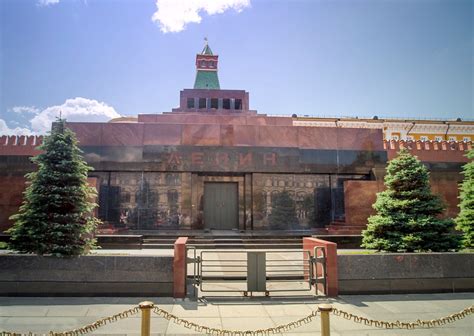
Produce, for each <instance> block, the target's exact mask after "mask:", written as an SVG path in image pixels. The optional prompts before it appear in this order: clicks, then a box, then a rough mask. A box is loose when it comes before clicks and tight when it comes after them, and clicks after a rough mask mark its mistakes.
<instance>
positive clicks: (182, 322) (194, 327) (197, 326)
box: [153, 307, 318, 336]
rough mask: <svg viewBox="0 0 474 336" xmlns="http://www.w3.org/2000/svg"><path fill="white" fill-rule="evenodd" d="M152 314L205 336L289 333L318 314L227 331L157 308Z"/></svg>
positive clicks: (313, 313) (260, 335)
mask: <svg viewBox="0 0 474 336" xmlns="http://www.w3.org/2000/svg"><path fill="white" fill-rule="evenodd" d="M153 312H154V313H155V314H156V315H159V316H161V317H163V318H164V319H166V320H168V321H171V322H173V323H175V324H178V325H182V326H183V327H185V328H188V329H191V330H194V331H197V332H200V333H203V334H206V335H219V336H221V335H222V336H248V335H257V336H263V335H270V334H278V333H281V332H284V331H290V330H292V329H296V328H298V327H301V326H302V325H304V324H307V323H310V322H311V320H313V319H314V318H315V317H316V316H317V314H318V312H317V311H312V312H311V313H310V314H309V315H307V316H306V317H303V318H300V319H299V320H296V321H293V322H290V323H287V324H281V325H278V326H276V327H270V328H266V329H257V330H229V329H219V328H210V327H206V326H203V325H200V324H197V323H194V322H192V321H189V320H185V319H182V318H180V317H178V316H176V315H173V314H171V313H169V312H167V311H166V310H163V309H161V308H158V307H155V308H153Z"/></svg>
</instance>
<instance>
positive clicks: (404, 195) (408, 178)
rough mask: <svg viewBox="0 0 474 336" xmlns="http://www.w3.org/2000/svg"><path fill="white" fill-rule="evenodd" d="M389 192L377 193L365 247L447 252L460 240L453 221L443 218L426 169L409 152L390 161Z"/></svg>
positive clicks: (386, 177) (386, 179)
mask: <svg viewBox="0 0 474 336" xmlns="http://www.w3.org/2000/svg"><path fill="white" fill-rule="evenodd" d="M385 187H386V190H385V191H382V192H380V193H378V194H377V200H376V202H375V203H374V205H373V207H374V209H375V210H376V212H377V213H376V215H374V216H371V217H369V219H368V223H369V224H368V226H367V229H366V230H364V231H363V232H362V234H363V240H362V246H363V247H365V248H371V249H377V250H379V251H380V250H384V251H392V252H395V251H407V252H413V251H448V250H452V249H456V248H457V247H458V245H459V239H458V237H457V236H456V235H454V234H453V233H452V230H453V229H454V222H453V221H452V220H451V219H442V218H440V215H441V214H442V212H443V210H444V205H443V203H442V201H441V200H440V198H439V197H438V196H436V195H434V194H433V193H432V192H431V188H430V183H429V173H428V170H427V169H426V167H425V166H424V165H423V164H422V163H421V162H420V161H419V160H418V159H417V158H416V157H414V156H413V155H411V154H410V152H409V151H408V150H407V149H402V150H401V151H400V152H399V153H398V156H397V157H396V158H394V159H393V160H391V161H390V162H389V164H388V167H387V174H386V175H385Z"/></svg>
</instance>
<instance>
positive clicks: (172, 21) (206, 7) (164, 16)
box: [152, 0, 250, 33]
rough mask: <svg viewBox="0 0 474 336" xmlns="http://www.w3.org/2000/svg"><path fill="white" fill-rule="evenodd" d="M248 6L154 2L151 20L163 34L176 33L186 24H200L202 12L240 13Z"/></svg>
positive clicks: (232, 0)
mask: <svg viewBox="0 0 474 336" xmlns="http://www.w3.org/2000/svg"><path fill="white" fill-rule="evenodd" d="M249 6H250V0H156V8H157V10H156V12H155V13H154V14H153V16H152V20H153V22H156V23H158V24H159V25H160V29H161V31H162V32H163V33H177V32H180V31H182V30H184V29H185V28H186V25H187V24H188V23H200V22H201V20H202V17H201V15H200V14H201V12H202V11H205V12H206V13H207V14H209V15H215V14H222V13H224V12H225V11H226V10H229V9H234V10H236V11H237V12H241V11H242V10H243V9H245V8H246V7H249Z"/></svg>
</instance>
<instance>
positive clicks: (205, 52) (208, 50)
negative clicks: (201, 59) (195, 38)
mask: <svg viewBox="0 0 474 336" xmlns="http://www.w3.org/2000/svg"><path fill="white" fill-rule="evenodd" d="M201 55H213V53H212V50H211V47H209V45H208V44H207V41H206V45H205V46H204V48H203V49H202V51H201Z"/></svg>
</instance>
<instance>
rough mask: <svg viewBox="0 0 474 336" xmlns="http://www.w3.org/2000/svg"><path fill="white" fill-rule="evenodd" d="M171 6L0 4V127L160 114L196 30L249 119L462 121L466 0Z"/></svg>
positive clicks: (165, 2) (184, 67)
mask: <svg viewBox="0 0 474 336" xmlns="http://www.w3.org/2000/svg"><path fill="white" fill-rule="evenodd" d="M48 2H49V4H48ZM177 3H180V2H176V1H173V0H158V1H156V0H133V1H132V0H117V1H112V0H0V33H1V37H0V43H1V44H0V52H1V54H0V57H1V58H0V85H1V86H0V94H1V96H0V119H1V120H0V132H3V133H7V132H19V133H21V132H28V131H29V130H31V129H32V130H33V131H34V132H40V133H41V132H44V131H45V129H46V128H47V127H48V126H47V125H48V123H49V122H50V121H51V120H52V119H53V118H54V117H55V116H56V115H57V113H58V111H59V110H62V111H63V113H64V114H65V115H66V117H67V118H68V119H69V120H91V121H93V120H107V119H109V118H110V117H113V116H116V115H136V114H139V113H160V112H164V111H170V110H171V108H173V107H175V106H176V105H177V104H178V100H179V91H180V90H181V89H183V88H192V85H193V83H194V76H195V65H194V62H195V55H196V53H197V52H199V51H200V50H201V49H202V46H203V38H204V37H205V36H207V37H208V39H209V44H210V46H211V48H212V50H213V51H214V53H216V54H219V79H220V82H221V88H223V89H245V90H247V91H249V92H250V106H251V108H252V109H256V110H258V111H259V112H260V113H266V114H287V115H290V114H293V113H296V114H298V115H316V116H358V117H372V116H373V115H378V116H384V117H401V118H457V117H461V118H474V109H473V105H474V103H473V77H474V70H473V49H474V47H473V31H474V29H473V16H474V8H473V1H470V0H443V1H437V0H390V1H389V0H346V1H340V0H330V1H323V0H319V1H317V0H287V1H284V0H276V1H271V0H260V1H259V0H190V1H188V2H186V1H185V2H181V3H183V4H184V5H182V6H181V7H180V6H177V5H176V4H177ZM160 6H161V7H160ZM152 17H153V19H152ZM199 17H200V22H199V23H197V22H192V21H199ZM187 21H191V22H187ZM15 128H16V130H15Z"/></svg>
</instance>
